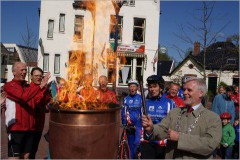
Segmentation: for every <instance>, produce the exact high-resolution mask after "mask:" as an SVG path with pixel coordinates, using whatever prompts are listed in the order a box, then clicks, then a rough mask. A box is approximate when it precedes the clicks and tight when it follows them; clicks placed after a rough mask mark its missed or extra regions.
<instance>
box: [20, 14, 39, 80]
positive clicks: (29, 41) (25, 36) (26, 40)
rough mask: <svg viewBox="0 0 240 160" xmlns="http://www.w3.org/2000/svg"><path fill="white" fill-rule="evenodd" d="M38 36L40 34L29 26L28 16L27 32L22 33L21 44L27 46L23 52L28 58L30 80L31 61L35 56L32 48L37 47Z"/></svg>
mask: <svg viewBox="0 0 240 160" xmlns="http://www.w3.org/2000/svg"><path fill="white" fill-rule="evenodd" d="M37 38H38V36H37V35H36V34H35V33H34V31H33V30H32V29H31V28H30V27H29V24H28V19H27V17H26V32H25V33H21V40H22V41H21V42H20V44H21V45H23V46H24V47H26V49H23V50H22V52H23V54H24V57H25V58H26V59H25V61H26V64H27V70H28V81H30V62H31V60H32V58H31V56H33V54H32V53H31V51H32V50H31V49H32V48H36V44H37ZM31 54H32V55H31Z"/></svg>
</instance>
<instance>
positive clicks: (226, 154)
mask: <svg viewBox="0 0 240 160" xmlns="http://www.w3.org/2000/svg"><path fill="white" fill-rule="evenodd" d="M232 150H233V147H232V146H231V147H226V148H225V147H223V146H221V153H222V159H232Z"/></svg>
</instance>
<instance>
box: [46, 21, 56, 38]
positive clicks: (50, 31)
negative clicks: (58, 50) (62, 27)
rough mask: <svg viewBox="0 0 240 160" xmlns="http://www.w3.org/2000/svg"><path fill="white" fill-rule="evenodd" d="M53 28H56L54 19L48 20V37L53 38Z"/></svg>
mask: <svg viewBox="0 0 240 160" xmlns="http://www.w3.org/2000/svg"><path fill="white" fill-rule="evenodd" d="M53 28H54V20H51V19H50V20H48V33H47V37H48V38H53Z"/></svg>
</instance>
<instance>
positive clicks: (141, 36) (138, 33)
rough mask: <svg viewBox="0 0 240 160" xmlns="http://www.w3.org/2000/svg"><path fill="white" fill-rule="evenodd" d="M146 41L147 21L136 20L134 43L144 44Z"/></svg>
mask: <svg viewBox="0 0 240 160" xmlns="http://www.w3.org/2000/svg"><path fill="white" fill-rule="evenodd" d="M144 41H145V19H143V18H134V26H133V42H140V43H144Z"/></svg>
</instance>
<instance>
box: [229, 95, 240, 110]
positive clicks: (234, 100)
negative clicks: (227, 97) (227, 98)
mask: <svg viewBox="0 0 240 160" xmlns="http://www.w3.org/2000/svg"><path fill="white" fill-rule="evenodd" d="M239 98H240V96H239V93H233V94H232V95H231V99H232V101H233V102H234V106H235V112H239Z"/></svg>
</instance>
